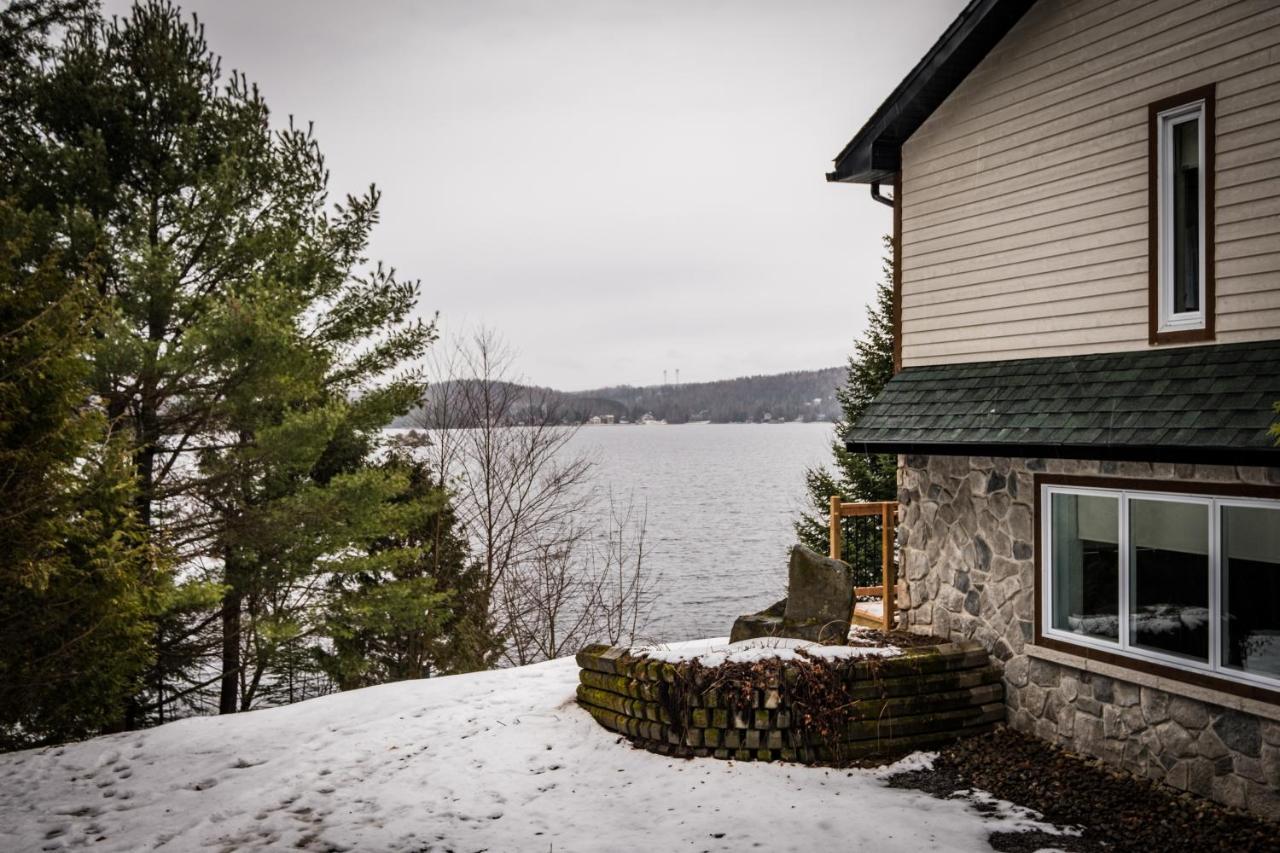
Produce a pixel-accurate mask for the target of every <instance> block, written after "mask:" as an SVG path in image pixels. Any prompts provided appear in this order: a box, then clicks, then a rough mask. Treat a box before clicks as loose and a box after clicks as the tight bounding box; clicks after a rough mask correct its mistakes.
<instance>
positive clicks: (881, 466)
mask: <svg viewBox="0 0 1280 853" xmlns="http://www.w3.org/2000/svg"><path fill="white" fill-rule="evenodd" d="M885 248H886V250H887V254H886V256H885V259H884V264H883V277H882V278H881V280H880V283H879V284H878V285H877V287H876V301H875V304H874V305H869V306H867V330H866V332H865V333H864V335H863V337H862V339H861V340H859V341H857V342H856V343H855V344H854V350H853V355H851V356H850V357H849V363H848V370H847V373H846V378H845V382H844V385H843V386H841V387H840V388H839V389H838V390H837V391H836V398H837V399H838V400H839V403H840V410H841V413H842V414H841V418H840V420H839V421H838V422H837V423H836V428H835V439H834V440H833V441H832V443H831V454H832V456H833V457H834V458H833V466H832V467H830V468H828V467H827V466H819V467H817V468H810V469H809V470H807V471H806V472H805V490H806V493H807V496H808V499H809V505H810V508H809V509H808V510H807V511H805V512H803V513H802V514H801V516H800V519H799V520H798V521H796V523H795V529H796V534H797V535H798V536H799V538H800V541H801V542H802V543H803V544H805V545H807V546H808V547H810V548H812V549H813V550H815V551H817V552H818V553H820V554H825V553H827V549H828V537H829V535H830V534H829V527H828V520H829V512H830V499H831V496H832V495H839V496H840V497H841V498H842V499H843V500H844V501H846V502H856V501H891V500H895V499H896V496H897V457H895V456H894V455H892V454H866V453H860V452H857V451H850V450H849V449H847V448H846V447H845V444H844V435H845V433H847V432H848V431H849V429H850V428H851V427H852V426H853V425H854V424H855V423H857V421H858V418H860V417H861V416H862V413H863V412H864V411H866V408H867V406H868V405H870V404H871V401H872V400H874V399H875V398H876V395H877V394H879V393H880V391H881V390H882V389H883V388H884V386H885V384H886V383H888V381H889V380H890V379H891V378H893V311H894V304H893V243H892V240H891V239H890V238H889V237H886V238H885ZM849 539H850V540H851V541H847V542H846V546H847V547H846V558H847V559H849V560H850V562H851V564H852V565H853V566H854V568H855V570H856V572H857V574H858V580H857V582H858V584H859V585H865V586H873V585H877V584H879V583H880V537H879V533H878V532H877V533H875V535H867V536H865V537H861V538H859V539H857V540H854V539H853V537H849Z"/></svg>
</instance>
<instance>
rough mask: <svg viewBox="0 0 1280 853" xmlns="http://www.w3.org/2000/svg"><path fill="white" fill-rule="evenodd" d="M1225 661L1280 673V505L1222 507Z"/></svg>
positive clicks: (1267, 671)
mask: <svg viewBox="0 0 1280 853" xmlns="http://www.w3.org/2000/svg"><path fill="white" fill-rule="evenodd" d="M1222 662H1223V664H1224V665H1226V666H1229V667H1232V668H1234V669H1243V670H1244V671H1245V672H1256V673H1260V674H1262V675H1276V676H1280V509H1263V508H1260V507H1240V506H1228V507H1223V508H1222Z"/></svg>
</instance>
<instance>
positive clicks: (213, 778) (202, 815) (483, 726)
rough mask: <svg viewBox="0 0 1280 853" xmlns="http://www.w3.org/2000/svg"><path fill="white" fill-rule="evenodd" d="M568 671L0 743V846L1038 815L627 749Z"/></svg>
mask: <svg viewBox="0 0 1280 853" xmlns="http://www.w3.org/2000/svg"><path fill="white" fill-rule="evenodd" d="M726 645H727V641H726V640H725V638H718V639H715V640H710V641H699V642H697V643H682V644H678V645H673V646H671V647H670V649H669V650H683V651H691V650H695V649H699V648H701V649H702V650H703V651H704V652H705V651H707V650H709V649H712V648H720V647H724V646H726ZM577 684H578V667H577V665H576V663H575V662H574V661H573V660H572V659H570V658H566V659H562V660H557V661H551V662H549V663H544V664H537V665H534V666H526V667H519V668H516V669H506V670H499V671H495V672H481V673H475V674H471V675H459V676H451V677H448V678H432V679H426V680H422V681H406V682H400V683H398V684H388V685H383V686H381V687H371V688H367V689H364V690H353V691H350V692H347V693H340V694H337V695H334V696H325V697H322V698H319V699H312V700H310V701H308V702H302V703H299V704H297V705H291V706H288V707H285V708H276V709H270V710H263V711H253V712H250V713H247V714H234V715H229V716H226V717H201V718H194V719H187V720H181V721H178V722H175V723H170V724H168V725H164V726H160V727H158V728H154V729H149V730H146V731H140V732H128V733H123V734H117V735H108V736H105V737H100V738H96V739H94V740H91V741H86V742H84V743H78V744H69V745H67V746H65V747H58V748H52V749H41V750H28V751H25V752H17V753H10V754H7V755H0V838H3V839H4V841H3V845H0V846H3V848H4V850H5V851H6V852H7V851H28V850H69V849H80V848H83V847H92V848H93V849H94V850H98V851H138V850H160V851H165V850H174V851H186V850H201V849H206V848H207V849H211V850H237V851H255V850H304V851H321V850H330V851H332V850H378V851H421V850H444V849H458V850H480V849H488V850H493V851H518V850H531V851H539V850H541V851H545V850H552V849H553V850H555V851H557V853H575V851H581V853H594V851H614V850H618V851H624V850H642V849H643V850H686V849H691V850H710V851H740V850H749V849H764V850H777V851H788V850H796V851H812V850H819V849H826V848H828V847H830V846H831V845H832V843H833V839H845V840H846V841H849V842H850V843H856V842H857V840H858V839H863V838H866V837H868V836H867V833H868V832H869V828H875V832H874V836H875V841H876V845H875V846H876V849H877V851H879V852H880V853H918V851H921V850H944V849H945V850H985V849H987V846H988V845H987V842H986V839H987V835H988V833H990V832H992V831H994V830H1014V829H1023V828H1036V829H1042V830H1046V831H1049V828H1048V827H1046V826H1044V825H1043V824H1039V823H1037V822H1035V821H1034V819H1033V818H1032V817H1030V816H1029V815H1026V814H1021V813H1014V812H1013V811H1012V810H1007V809H1006V810H1001V811H998V812H996V813H993V814H983V813H981V812H980V811H979V810H978V809H977V807H976V806H975V805H974V803H973V802H970V801H967V800H964V799H960V798H957V799H954V800H938V799H935V798H933V797H931V796H929V795H928V794H926V793H924V792H922V791H912V790H907V789H899V788H890V787H888V786H887V785H886V784H885V782H884V780H883V778H882V777H883V775H884V774H885V770H886V769H878V770H849V771H845V770H836V769H834V768H827V767H804V766H800V765H795V764H767V763H759V762H748V763H743V762H736V761H720V760H717V759H700V760H699V759H695V760H679V759H673V758H668V757H663V756H660V755H654V754H652V753H649V752H646V751H644V750H637V749H632V748H631V747H630V746H629V745H628V744H627V743H625V741H622V742H620V739H619V738H618V737H617V736H616V735H614V734H612V733H610V732H608V731H606V730H605V729H603V728H601V727H600V726H599V725H598V724H597V723H596V722H595V720H593V719H592V718H591V716H590V715H589V714H587V713H586V712H585V711H584V710H582V709H581V708H579V707H578V706H577V705H576V703H575V702H574V691H575V690H576V688H577ZM931 760H932V759H931V756H930V755H928V754H923V755H915V756H910V757H908V758H906V759H904V760H903V761H901V762H899V763H898V764H897V765H894V767H893V768H887V769H888V770H892V769H894V768H896V769H898V770H903V769H915V768H924V767H926V766H927V765H928V763H929V762H930V761H931Z"/></svg>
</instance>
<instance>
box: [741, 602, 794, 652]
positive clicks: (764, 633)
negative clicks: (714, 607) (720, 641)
mask: <svg viewBox="0 0 1280 853" xmlns="http://www.w3.org/2000/svg"><path fill="white" fill-rule="evenodd" d="M786 609H787V600H786V599H785V598H784V599H782V600H781V601H779V602H778V603H777V604H775V605H773V606H772V607H770V608H769V609H768V610H761V611H760V612H759V613H749V614H747V615H745V616H739V617H738V618H737V619H735V620H733V630H732V631H730V632H729V642H731V643H736V642H738V641H739V640H754V639H757V638H759V637H780V636H782V614H783V613H784V612H785V611H786Z"/></svg>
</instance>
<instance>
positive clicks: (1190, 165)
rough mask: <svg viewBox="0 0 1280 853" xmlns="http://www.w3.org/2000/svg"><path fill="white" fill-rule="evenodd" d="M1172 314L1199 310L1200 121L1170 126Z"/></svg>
mask: <svg viewBox="0 0 1280 853" xmlns="http://www.w3.org/2000/svg"><path fill="white" fill-rule="evenodd" d="M1170 130H1171V131H1172V134H1173V140H1172V141H1173V170H1172V171H1173V313H1175V314H1184V313H1188V312H1191V313H1194V312H1196V311H1199V310H1200V120H1199V119H1198V118H1195V119H1190V120H1188V121H1184V122H1181V123H1179V124H1175V125H1173V127H1172V128H1170Z"/></svg>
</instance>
